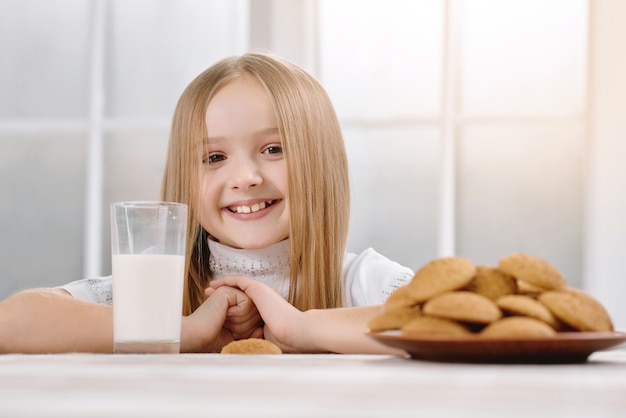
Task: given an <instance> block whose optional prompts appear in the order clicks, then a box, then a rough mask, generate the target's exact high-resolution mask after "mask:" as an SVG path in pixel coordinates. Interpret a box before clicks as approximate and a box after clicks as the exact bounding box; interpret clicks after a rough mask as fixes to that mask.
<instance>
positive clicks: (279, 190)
mask: <svg viewBox="0 0 626 418" xmlns="http://www.w3.org/2000/svg"><path fill="white" fill-rule="evenodd" d="M206 125H207V129H208V142H207V143H205V144H203V154H202V167H201V172H200V201H201V203H200V205H201V206H200V213H199V215H200V224H201V225H202V227H203V228H204V229H206V230H207V232H208V233H209V234H210V235H211V236H212V237H214V238H215V239H217V240H218V241H219V242H221V243H222V244H225V245H228V246H231V247H235V248H248V249H258V248H263V247H266V246H268V245H271V244H274V243H276V242H279V241H282V240H284V239H285V238H287V237H288V235H289V204H288V203H289V193H288V186H287V165H286V163H285V158H284V155H283V148H282V143H281V138H280V136H279V134H278V129H277V126H276V119H275V117H274V110H273V108H272V103H271V102H270V99H269V96H268V94H267V93H266V92H265V90H264V89H263V87H262V86H261V84H260V83H259V82H258V81H257V80H255V79H253V78H251V77H249V76H242V77H239V78H237V79H235V80H234V81H232V82H230V83H229V84H227V85H225V86H224V87H222V88H221V89H220V90H219V91H218V92H217V94H216V95H215V96H214V97H213V98H212V99H211V101H210V102H209V106H208V108H207V112H206Z"/></svg>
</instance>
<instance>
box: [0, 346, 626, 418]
mask: <svg viewBox="0 0 626 418" xmlns="http://www.w3.org/2000/svg"><path fill="white" fill-rule="evenodd" d="M33 416H45V417H65V418H67V417H112V416H115V417H122V416H123V417H174V416H176V417H231V416H234V417H238V416H250V417H344V416H345V417H405V416H406V417H409V416H411V417H419V416H423V417H431V416H439V417H441V416H444V417H448V416H463V417H473V416H476V417H492V416H493V417H496V416H497V417H502V416H506V417H522V416H535V417H543V416H549V417H561V416H562V417H618V416H619V417H624V416H626V350H624V349H623V348H622V349H615V350H609V351H602V352H596V353H594V354H592V355H591V357H590V358H589V360H588V361H587V362H586V363H581V364H567V365H496V364H464V363H437V362H428V361H421V360H413V359H410V358H404V357H396V356H386V355H339V354H328V355H326V354H324V355H321V354H314V355H302V354H291V355H220V354H180V355H104V354H60V355H0V417H33Z"/></svg>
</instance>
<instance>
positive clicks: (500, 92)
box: [461, 0, 587, 116]
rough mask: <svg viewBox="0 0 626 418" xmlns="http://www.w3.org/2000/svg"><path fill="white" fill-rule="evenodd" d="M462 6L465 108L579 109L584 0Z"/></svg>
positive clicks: (498, 111)
mask: <svg viewBox="0 0 626 418" xmlns="http://www.w3.org/2000/svg"><path fill="white" fill-rule="evenodd" d="M463 7H464V11H463V12H464V18H463V24H462V25H463V27H462V33H463V38H462V51H463V52H462V63H461V68H462V71H461V76H462V81H461V87H462V93H461V107H462V109H463V112H464V113H465V114H469V115H481V116H482V115H488V116H493V115H508V116H511V115H555V114H577V113H581V112H583V111H584V110H585V107H586V106H585V84H586V68H587V66H586V59H587V55H586V48H587V39H586V34H587V1H586V0H551V1H544V0H508V1H493V0H473V1H467V2H464V3H463Z"/></svg>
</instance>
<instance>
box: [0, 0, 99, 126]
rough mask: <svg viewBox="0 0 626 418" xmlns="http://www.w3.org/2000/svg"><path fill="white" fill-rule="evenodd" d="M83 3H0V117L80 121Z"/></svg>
mask: <svg viewBox="0 0 626 418" xmlns="http://www.w3.org/2000/svg"><path fill="white" fill-rule="evenodd" d="M89 12H90V10H89V2H88V1H83V0H63V1H62V0H2V1H1V2H0V57H2V65H0V92H2V93H0V118H22V117H45V118H54V117H84V116H86V115H87V110H88V108H89V106H88V90H89V89H88V81H89V62H88V58H89V54H88V51H89V35H90V33H89V22H90V13H89Z"/></svg>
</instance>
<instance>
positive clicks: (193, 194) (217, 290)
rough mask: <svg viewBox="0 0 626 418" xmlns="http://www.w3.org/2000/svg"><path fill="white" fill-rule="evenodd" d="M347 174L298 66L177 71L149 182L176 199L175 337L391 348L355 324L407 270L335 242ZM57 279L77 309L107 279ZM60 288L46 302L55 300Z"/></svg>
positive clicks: (229, 63) (246, 62) (265, 58)
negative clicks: (180, 228)
mask: <svg viewBox="0 0 626 418" xmlns="http://www.w3.org/2000/svg"><path fill="white" fill-rule="evenodd" d="M348 177H349V175H348V166H347V158H346V153H345V148H344V143H343V139H342V134H341V130H340V127H339V123H338V121H337V117H336V115H335V112H334V109H333V106H332V104H331V102H330V100H329V98H328V96H327V94H326V92H325V91H324V89H323V88H322V87H321V85H320V84H319V83H318V82H317V81H316V80H315V79H314V78H313V77H312V76H310V75H309V74H308V73H306V72H305V71H304V70H302V69H301V68H299V67H297V66H296V65H294V64H292V63H290V62H288V61H285V60H283V59H281V58H278V57H276V56H273V55H271V54H263V53H249V54H246V55H243V56H241V57H233V58H228V59H225V60H223V61H221V62H218V63H217V64H215V65H214V66H212V67H211V68H209V69H208V70H206V71H205V72H203V73H202V74H200V75H199V76H198V77H197V78H196V79H195V80H193V81H192V82H191V84H190V85H189V86H188V87H187V89H186V90H185V91H184V92H183V94H182V96H181V98H180V100H179V103H178V106H177V108H176V110H175V113H174V118H173V123H172V132H171V138H170V144H169V151H168V158H167V165H166V168H165V173H164V179H163V196H162V197H163V199H164V200H168V201H176V202H183V203H186V204H188V205H189V231H188V240H187V244H188V245H187V248H188V254H187V257H186V277H187V281H186V286H185V295H184V308H183V309H184V312H183V314H184V315H185V317H190V318H194V322H193V323H194V324H195V325H194V326H189V327H185V322H191V321H189V320H185V318H184V321H183V339H182V340H181V349H182V350H186V349H188V351H192V350H194V349H197V344H195V345H194V344H190V345H189V346H187V345H184V344H183V341H185V340H196V339H200V340H202V341H204V343H203V344H204V345H203V347H204V348H209V349H219V348H220V345H221V344H223V343H224V341H226V340H228V339H230V338H233V339H236V338H247V337H250V336H260V335H262V334H263V335H264V337H265V338H267V339H269V340H272V341H273V342H275V343H276V344H278V345H279V346H280V347H281V348H282V349H283V350H284V351H286V352H337V353H397V352H398V351H396V350H392V349H390V348H388V347H385V346H382V345H380V344H378V343H376V342H375V341H373V340H372V339H370V338H369V337H367V336H366V335H365V332H366V330H367V322H368V321H369V319H370V318H371V317H373V316H374V315H375V314H377V313H378V312H379V311H380V309H381V304H382V302H384V300H385V299H386V298H387V296H388V295H389V294H390V293H391V292H392V291H393V290H395V289H396V288H397V287H399V286H401V285H404V284H406V283H408V281H409V280H410V279H411V277H412V275H413V272H412V271H411V270H410V269H408V268H406V267H403V266H400V265H399V264H397V263H395V262H392V261H390V260H388V259H387V258H385V257H383V256H382V255H380V254H378V253H376V252H375V251H373V250H372V249H369V250H367V251H365V252H363V253H362V254H359V255H355V254H348V253H346V252H345V247H346V240H347V235H348V223H349V212H350V205H349V203H350V194H349V184H348ZM62 289H63V290H62V291H65V292H68V293H69V294H71V295H73V296H74V299H83V300H86V301H90V302H92V303H89V302H83V303H84V305H83V309H84V310H85V311H87V310H88V309H89V308H93V309H95V308H94V305H95V304H94V303H93V302H96V303H100V304H102V303H103V302H107V301H109V302H110V295H111V280H110V278H103V279H89V280H81V281H78V282H73V283H70V284H68V285H66V286H63V287H62ZM69 299H71V298H68V297H66V298H63V301H62V302H63V303H62V302H61V301H56V300H55V301H54V302H50V303H55V304H57V305H58V306H59V309H60V310H61V311H62V310H63V308H64V307H65V305H67V306H69V305H70V304H69V303H68V300H69ZM250 299H251V300H252V302H253V303H254V306H255V307H253V305H252V304H251V303H250ZM214 300H215V301H214ZM61 305H63V306H61ZM100 306H102V305H100ZM216 306H217V308H216ZM30 309H36V306H31V307H30ZM257 310H258V311H257ZM205 311H206V312H209V311H211V312H215V311H220V314H219V315H218V320H216V319H215V318H210V317H209V316H210V315H208V314H207V315H202V312H205ZM258 314H260V317H261V319H262V321H263V323H264V328H263V330H261V329H259V328H257V324H258V322H255V321H258V319H259V317H258ZM1 316H3V315H0V317H1ZM202 321H206V322H204V324H205V328H204V329H205V331H204V333H203V332H200V331H197V329H198V328H197V325H199V324H201V323H202ZM105 322H106V324H102V323H99V327H100V329H104V328H106V329H108V328H110V327H111V324H110V322H111V318H109V317H108V316H107V319H106V321H105ZM220 322H221V323H220ZM209 328H210V329H211V330H213V331H207V329H209ZM215 328H222V331H221V332H222V333H225V335H226V337H223V335H222V338H218V337H216V336H215V335H214V334H216V332H215V331H214V329H215ZM187 330H194V331H193V332H191V331H190V332H189V333H188V335H185V333H186V332H187ZM92 332H94V333H97V332H99V329H96V330H92ZM216 335H217V334H216ZM76 338H79V337H76ZM207 341H209V342H207Z"/></svg>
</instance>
